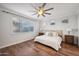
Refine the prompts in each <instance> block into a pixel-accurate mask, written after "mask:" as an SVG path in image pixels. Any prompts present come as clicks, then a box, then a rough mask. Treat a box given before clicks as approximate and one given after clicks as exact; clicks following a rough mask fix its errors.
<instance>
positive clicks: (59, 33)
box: [43, 30, 63, 38]
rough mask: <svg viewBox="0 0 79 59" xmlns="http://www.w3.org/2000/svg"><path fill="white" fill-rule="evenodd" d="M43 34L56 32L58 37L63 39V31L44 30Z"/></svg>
mask: <svg viewBox="0 0 79 59" xmlns="http://www.w3.org/2000/svg"><path fill="white" fill-rule="evenodd" d="M43 32H44V33H45V32H57V33H58V35H59V36H60V37H62V38H63V30H45V31H43Z"/></svg>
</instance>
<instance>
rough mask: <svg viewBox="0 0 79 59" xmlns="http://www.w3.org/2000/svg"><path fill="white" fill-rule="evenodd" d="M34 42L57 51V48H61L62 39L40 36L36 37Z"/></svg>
mask: <svg viewBox="0 0 79 59" xmlns="http://www.w3.org/2000/svg"><path fill="white" fill-rule="evenodd" d="M34 41H37V42H40V43H42V44H45V45H47V46H50V47H52V48H54V49H55V50H59V48H61V42H62V38H61V37H59V36H47V35H42V36H37V37H36V38H35V40H34Z"/></svg>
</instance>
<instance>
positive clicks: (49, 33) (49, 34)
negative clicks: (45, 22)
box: [45, 32, 53, 36]
mask: <svg viewBox="0 0 79 59" xmlns="http://www.w3.org/2000/svg"><path fill="white" fill-rule="evenodd" d="M45 35H47V36H53V34H52V33H51V32H46V33H45Z"/></svg>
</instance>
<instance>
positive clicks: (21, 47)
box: [0, 40, 79, 56]
mask: <svg viewBox="0 0 79 59" xmlns="http://www.w3.org/2000/svg"><path fill="white" fill-rule="evenodd" d="M0 55H1V56H79V47H77V46H72V45H69V44H65V43H62V48H61V49H60V50H59V51H55V50H54V49H52V48H50V47H47V46H45V45H42V44H40V43H36V42H34V41H33V40H30V41H26V42H23V43H20V44H16V45H12V46H9V47H6V48H3V49H0Z"/></svg>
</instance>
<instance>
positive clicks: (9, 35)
mask: <svg viewBox="0 0 79 59" xmlns="http://www.w3.org/2000/svg"><path fill="white" fill-rule="evenodd" d="M14 18H16V19H17V18H18V16H13V15H11V14H7V13H3V12H0V48H3V47H6V46H10V45H13V44H17V43H21V42H24V41H27V40H30V39H33V38H34V36H36V35H37V33H38V30H39V23H38V22H37V21H32V23H33V24H34V32H30V33H13V32H12V30H13V27H12V20H13V19H14Z"/></svg>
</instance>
